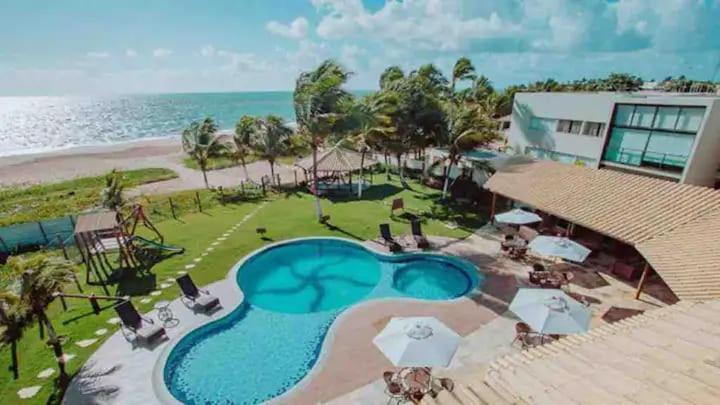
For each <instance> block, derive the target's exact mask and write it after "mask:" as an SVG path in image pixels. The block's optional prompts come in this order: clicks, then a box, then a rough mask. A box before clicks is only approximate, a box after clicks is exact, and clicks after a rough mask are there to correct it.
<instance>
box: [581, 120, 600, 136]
mask: <svg viewBox="0 0 720 405" xmlns="http://www.w3.org/2000/svg"><path fill="white" fill-rule="evenodd" d="M604 131H605V124H603V123H602V122H589V121H588V122H586V123H585V128H583V135H590V136H602V134H603V132H604Z"/></svg>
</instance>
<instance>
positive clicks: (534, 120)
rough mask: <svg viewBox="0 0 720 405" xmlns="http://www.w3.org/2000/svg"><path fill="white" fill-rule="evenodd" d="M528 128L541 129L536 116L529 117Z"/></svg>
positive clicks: (540, 123) (540, 122)
mask: <svg viewBox="0 0 720 405" xmlns="http://www.w3.org/2000/svg"><path fill="white" fill-rule="evenodd" d="M529 128H530V129H542V121H540V118H538V117H532V118H530V126H529Z"/></svg>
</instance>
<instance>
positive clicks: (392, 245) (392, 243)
mask: <svg viewBox="0 0 720 405" xmlns="http://www.w3.org/2000/svg"><path fill="white" fill-rule="evenodd" d="M380 239H381V240H382V243H383V245H385V246H387V248H388V249H389V250H390V251H391V252H399V251H401V250H402V246H400V244H399V243H398V242H397V241H396V240H395V238H393V236H392V233H391V232H390V224H380Z"/></svg>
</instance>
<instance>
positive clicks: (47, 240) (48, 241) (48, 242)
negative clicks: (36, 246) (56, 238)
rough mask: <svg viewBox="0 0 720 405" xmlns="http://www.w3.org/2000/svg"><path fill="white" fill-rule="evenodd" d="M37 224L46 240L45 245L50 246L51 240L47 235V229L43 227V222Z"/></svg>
mask: <svg viewBox="0 0 720 405" xmlns="http://www.w3.org/2000/svg"><path fill="white" fill-rule="evenodd" d="M37 224H38V228H40V232H42V236H43V238H44V239H45V245H49V244H50V240H49V239H48V237H47V234H46V233H45V229H44V228H43V226H42V222H40V221H38V222H37Z"/></svg>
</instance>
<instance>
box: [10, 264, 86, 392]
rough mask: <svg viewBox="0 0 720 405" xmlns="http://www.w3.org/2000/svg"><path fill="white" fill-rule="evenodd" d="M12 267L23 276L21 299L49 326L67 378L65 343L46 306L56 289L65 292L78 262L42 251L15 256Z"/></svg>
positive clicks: (62, 374)
mask: <svg viewBox="0 0 720 405" xmlns="http://www.w3.org/2000/svg"><path fill="white" fill-rule="evenodd" d="M10 269H11V271H12V272H13V274H16V275H20V277H21V287H20V300H22V301H23V303H24V305H26V306H27V308H28V311H29V312H28V313H29V314H30V315H32V317H33V318H35V319H36V320H37V322H38V326H39V328H40V330H41V331H42V329H43V328H45V329H46V330H47V333H48V345H50V346H52V347H53V350H54V352H55V357H56V358H57V362H58V368H59V369H60V378H61V382H62V381H65V380H66V379H67V373H66V372H65V360H64V359H63V349H62V343H61V340H60V337H59V336H58V335H57V333H56V332H55V328H54V327H53V325H52V323H51V322H50V319H49V318H48V316H47V314H46V313H45V309H46V308H47V307H48V305H50V303H51V302H52V300H53V299H54V298H55V297H54V294H55V293H58V292H61V291H62V290H63V288H65V286H66V285H67V284H69V283H71V282H73V280H74V278H75V266H74V265H73V264H72V263H71V262H70V261H68V260H64V259H62V258H59V257H55V256H48V255H45V254H40V255H36V256H33V257H31V258H29V259H24V258H21V257H16V258H13V259H12V260H11V262H10Z"/></svg>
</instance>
